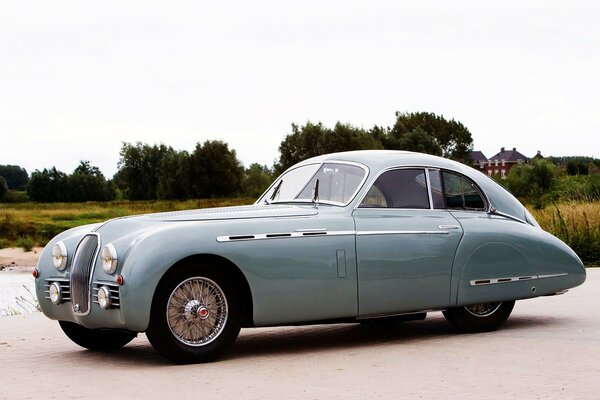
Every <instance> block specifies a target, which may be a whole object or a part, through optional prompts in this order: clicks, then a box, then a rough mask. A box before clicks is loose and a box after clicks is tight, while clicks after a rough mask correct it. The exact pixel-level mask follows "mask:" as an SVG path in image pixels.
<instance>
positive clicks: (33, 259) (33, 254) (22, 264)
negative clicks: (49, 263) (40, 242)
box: [0, 247, 43, 271]
mask: <svg viewBox="0 0 600 400" xmlns="http://www.w3.org/2000/svg"><path fill="white" fill-rule="evenodd" d="M42 249H43V247H34V248H33V250H32V251H28V252H25V251H23V249H21V248H16V247H10V248H6V249H0V270H7V271H14V270H27V271H31V270H32V269H33V268H34V267H35V266H36V265H37V262H38V258H39V257H40V253H41V252H42Z"/></svg>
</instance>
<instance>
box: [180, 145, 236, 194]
mask: <svg viewBox="0 0 600 400" xmlns="http://www.w3.org/2000/svg"><path fill="white" fill-rule="evenodd" d="M189 172H190V175H191V176H192V177H193V179H192V181H191V183H190V186H191V189H192V195H193V197H196V198H208V197H227V196H233V195H236V194H238V193H239V192H240V189H241V187H242V178H243V173H244V167H243V166H242V164H241V163H240V162H239V161H238V159H237V156H236V153H235V150H230V149H229V146H228V145H227V143H225V142H222V141H220V140H212V141H211V140H207V141H205V142H204V143H203V144H200V143H198V144H196V149H195V150H194V152H193V153H192V154H191V156H190V170H189Z"/></svg>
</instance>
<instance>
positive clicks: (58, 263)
mask: <svg viewBox="0 0 600 400" xmlns="http://www.w3.org/2000/svg"><path fill="white" fill-rule="evenodd" d="M52 263H53V264H54V266H55V267H56V269H57V270H59V271H62V270H64V269H65V268H66V267H67V246H65V244H64V243H63V242H58V243H56V244H55V245H54V248H53V249H52Z"/></svg>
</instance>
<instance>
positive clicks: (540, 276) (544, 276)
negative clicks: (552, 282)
mask: <svg viewBox="0 0 600 400" xmlns="http://www.w3.org/2000/svg"><path fill="white" fill-rule="evenodd" d="M566 275H569V274H567V273H566V272H563V273H561V274H551V275H538V279H544V278H556V277H559V276H566Z"/></svg>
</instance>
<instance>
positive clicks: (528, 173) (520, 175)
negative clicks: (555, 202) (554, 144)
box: [505, 160, 557, 209]
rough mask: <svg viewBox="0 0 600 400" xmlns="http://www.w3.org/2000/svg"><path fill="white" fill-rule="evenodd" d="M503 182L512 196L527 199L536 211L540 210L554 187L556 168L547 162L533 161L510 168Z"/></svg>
mask: <svg viewBox="0 0 600 400" xmlns="http://www.w3.org/2000/svg"><path fill="white" fill-rule="evenodd" d="M505 182H506V187H507V189H508V190H509V191H510V192H511V193H512V194H514V195H515V196H517V197H526V198H528V199H529V200H531V201H532V202H533V205H534V207H535V208H536V209H540V208H543V207H544V205H545V203H546V201H547V200H548V197H549V196H550V195H551V194H552V192H553V190H554V188H555V186H556V182H557V171H556V167H555V166H554V164H552V163H551V162H549V161H547V160H533V161H532V162H531V163H529V164H523V165H517V166H515V167H513V168H511V170H510V172H509V173H508V175H507V176H506V180H505Z"/></svg>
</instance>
